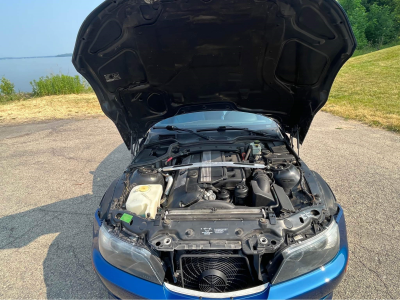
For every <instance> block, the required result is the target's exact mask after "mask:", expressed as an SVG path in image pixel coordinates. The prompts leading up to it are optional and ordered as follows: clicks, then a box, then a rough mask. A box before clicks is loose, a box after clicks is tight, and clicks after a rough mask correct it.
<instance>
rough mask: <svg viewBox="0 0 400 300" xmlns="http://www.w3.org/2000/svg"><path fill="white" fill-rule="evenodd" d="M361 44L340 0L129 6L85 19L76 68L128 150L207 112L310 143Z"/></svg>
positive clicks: (124, 0)
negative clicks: (272, 123) (258, 121)
mask: <svg viewBox="0 0 400 300" xmlns="http://www.w3.org/2000/svg"><path fill="white" fill-rule="evenodd" d="M355 47H356V42H355V38H354V35H353V33H352V31H351V27H350V25H349V22H348V19H347V17H346V15H345V13H344V11H343V9H342V8H341V7H340V5H339V4H338V3H337V2H336V1H335V0H326V1H313V0H305V1H280V0H277V1H244V0H234V1H226V0H211V1H210V0H203V1H200V0H184V1H183V0H182V1H152V0H146V2H145V1H143V0H139V1H129V0H120V1H105V2H104V3H103V4H101V5H100V6H99V7H98V8H97V9H95V10H94V11H93V12H92V14H90V15H89V16H88V18H87V19H86V20H85V22H84V23H83V25H82V27H81V30H80V31H79V34H78V38H77V43H76V47H75V51H74V56H73V63H74V65H75V67H76V69H77V70H78V72H80V73H81V74H82V75H83V76H84V77H85V78H86V79H87V80H88V82H89V83H90V84H91V85H92V87H93V89H94V91H95V92H96V94H97V96H98V98H99V102H100V104H101V107H102V109H103V111H104V113H105V114H106V115H107V116H108V117H109V118H110V119H111V120H112V121H114V123H115V124H116V125H117V128H118V129H119V131H120V133H121V135H122V137H123V139H124V141H125V143H126V144H127V146H128V147H129V146H130V143H131V139H133V140H137V139H138V138H140V137H142V136H143V135H144V134H145V133H146V132H147V130H148V129H149V128H150V127H151V126H152V125H154V124H155V123H156V122H159V121H160V120H163V119H165V118H168V117H171V116H173V115H176V114H181V113H187V112H194V111H203V110H238V111H245V112H253V113H258V114H263V115H266V116H270V117H273V118H275V119H277V120H278V121H279V122H280V123H281V124H282V126H283V127H284V128H285V130H286V131H287V132H292V131H293V130H296V129H297V128H298V129H299V133H300V140H301V142H302V141H303V140H304V138H305V136H306V133H307V131H308V129H309V126H310V124H311V122H312V119H313V117H314V116H315V114H316V113H317V112H318V111H319V109H321V108H322V106H323V105H324V104H325V103H326V101H327V99H328V95H329V92H330V89H331V85H332V83H333V81H334V79H335V76H336V74H337V72H338V71H339V70H340V68H341V67H342V65H343V64H344V63H345V62H346V61H347V59H348V58H349V57H351V55H352V54H353V52H354V49H355Z"/></svg>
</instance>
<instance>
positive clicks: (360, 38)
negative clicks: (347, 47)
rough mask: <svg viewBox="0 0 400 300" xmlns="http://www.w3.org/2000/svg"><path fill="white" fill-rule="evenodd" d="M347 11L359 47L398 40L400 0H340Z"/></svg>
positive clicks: (378, 45)
mask: <svg viewBox="0 0 400 300" xmlns="http://www.w3.org/2000/svg"><path fill="white" fill-rule="evenodd" d="M339 3H340V4H341V5H342V7H343V8H344V10H345V11H346V12H347V15H348V17H349V20H350V23H351V26H352V27H353V31H354V35H355V36H356V39H357V43H358V47H357V48H358V49H363V48H365V47H367V46H377V48H379V47H380V46H382V45H385V44H389V43H393V42H398V41H399V35H400V0H339Z"/></svg>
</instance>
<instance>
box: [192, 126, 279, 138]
mask: <svg viewBox="0 0 400 300" xmlns="http://www.w3.org/2000/svg"><path fill="white" fill-rule="evenodd" d="M214 130H217V131H226V130H243V131H247V132H250V133H254V134H258V135H262V136H266V137H272V138H277V136H274V135H270V134H268V133H265V132H262V131H257V130H252V129H249V128H242V127H232V126H219V127H217V128H206V129H200V130H197V131H198V132H202V131H214Z"/></svg>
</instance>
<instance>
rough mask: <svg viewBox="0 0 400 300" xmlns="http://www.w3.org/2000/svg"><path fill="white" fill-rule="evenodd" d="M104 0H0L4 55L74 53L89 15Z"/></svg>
mask: <svg viewBox="0 0 400 300" xmlns="http://www.w3.org/2000/svg"><path fill="white" fill-rule="evenodd" d="M102 2H103V1H102V0H9V1H6V0H0V57H27V56H47V55H58V54H64V53H72V52H73V50H74V46H75V40H76V35H77V34H78V31H79V28H80V26H81V24H82V22H83V21H84V20H85V18H86V16H87V15H89V13H90V12H91V11H92V10H93V9H95V8H96V7H97V6H98V5H99V4H100V3H102Z"/></svg>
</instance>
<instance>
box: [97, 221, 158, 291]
mask: <svg viewBox="0 0 400 300" xmlns="http://www.w3.org/2000/svg"><path fill="white" fill-rule="evenodd" d="M99 248H100V253H101V255H102V256H103V257H104V259H105V260H106V261H108V262H109V263H110V264H112V265H113V266H114V267H117V268H118V269H121V270H123V271H125V272H128V273H130V274H132V275H135V276H137V277H140V278H142V279H145V280H148V281H151V282H154V283H157V284H162V283H163V282H164V275H165V271H164V269H163V267H162V265H161V262H160V261H159V259H158V258H157V257H155V256H154V255H152V254H151V253H150V252H149V251H147V250H146V249H143V248H140V247H138V246H135V245H134V244H129V243H127V242H124V241H122V240H121V239H119V238H117V237H116V236H114V235H112V234H111V233H109V232H108V231H107V228H106V227H105V226H104V224H103V225H102V226H101V228H100V232H99Z"/></svg>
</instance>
